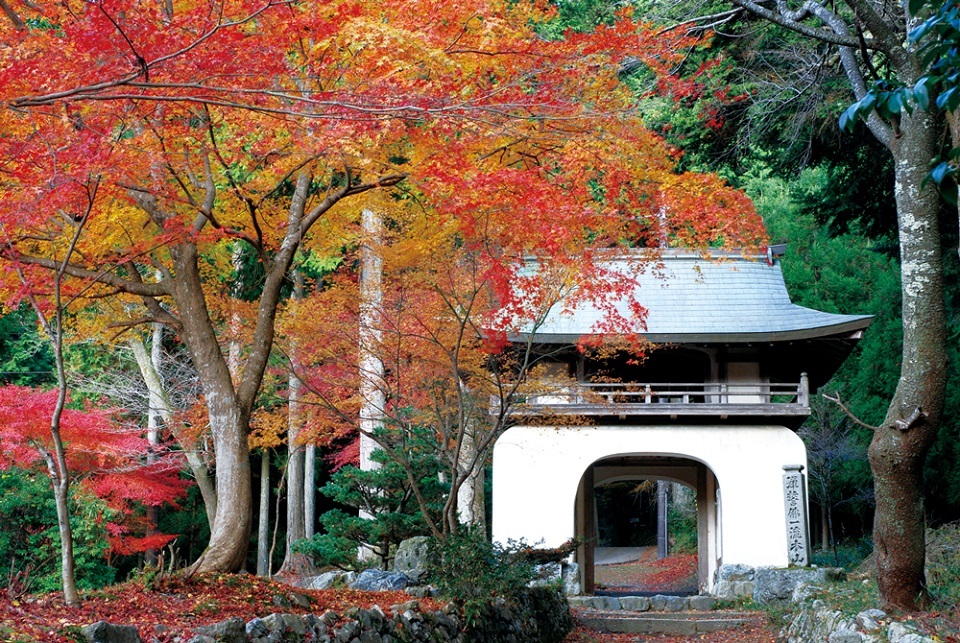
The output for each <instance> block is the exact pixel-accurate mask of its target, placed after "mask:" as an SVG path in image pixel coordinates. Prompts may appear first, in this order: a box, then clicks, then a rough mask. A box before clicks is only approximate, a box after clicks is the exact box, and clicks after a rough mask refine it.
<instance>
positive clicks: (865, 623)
mask: <svg viewBox="0 0 960 643" xmlns="http://www.w3.org/2000/svg"><path fill="white" fill-rule="evenodd" d="M886 616H887V613H886V612H884V611H883V610H880V609H869V610H864V611H862V612H860V613H859V614H857V625H859V626H860V629H862V630H865V631H867V632H878V631H880V630H881V629H882V627H881V625H880V619H882V618H885V617H886Z"/></svg>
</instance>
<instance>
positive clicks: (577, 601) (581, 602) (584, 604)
mask: <svg viewBox="0 0 960 643" xmlns="http://www.w3.org/2000/svg"><path fill="white" fill-rule="evenodd" d="M592 600H593V596H567V604H568V605H570V607H580V608H584V609H590V608H591V607H592V606H591V603H590V602H591V601H592Z"/></svg>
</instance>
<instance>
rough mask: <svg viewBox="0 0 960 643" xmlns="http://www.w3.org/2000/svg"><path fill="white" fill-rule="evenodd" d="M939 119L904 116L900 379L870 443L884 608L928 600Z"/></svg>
mask: <svg viewBox="0 0 960 643" xmlns="http://www.w3.org/2000/svg"><path fill="white" fill-rule="evenodd" d="M934 132H935V122H934V120H933V117H932V116H931V115H929V114H927V113H925V112H916V113H914V114H913V115H908V114H906V113H904V115H903V118H902V122H901V127H900V134H899V136H898V140H897V142H896V144H895V146H894V163H895V176H896V190H895V194H896V199H897V218H898V223H899V234H900V265H901V279H902V296H903V357H902V364H901V371H900V381H899V383H898V385H897V390H896V392H895V394H894V397H893V400H892V401H891V403H890V406H889V408H888V410H887V415H886V417H885V418H884V422H883V425H882V426H880V427H879V428H878V429H877V430H876V431H875V432H874V436H873V441H872V442H871V444H870V449H869V457H870V467H871V469H872V470H873V474H874V487H875V495H876V502H877V508H876V514H875V517H874V531H873V539H874V554H875V557H876V561H877V572H878V573H877V579H878V583H879V588H880V595H881V597H882V598H883V602H884V608H885V609H889V608H893V609H905V610H916V609H917V608H918V607H920V606H923V605H924V604H926V602H927V599H928V596H927V590H926V583H925V579H924V569H923V568H924V556H925V542H924V539H925V533H924V531H925V521H924V511H923V464H924V461H925V460H926V456H927V453H928V451H929V450H930V446H931V445H932V444H933V441H934V439H935V438H936V435H937V430H938V428H939V425H940V420H941V416H942V413H943V404H944V392H945V387H946V313H945V307H944V300H943V278H942V259H941V246H940V234H939V230H938V221H937V214H938V211H939V198H938V195H937V193H936V192H935V190H934V188H933V186H932V185H930V184H929V183H928V184H927V185H925V186H924V185H923V182H924V179H925V177H926V175H927V173H928V172H929V167H928V163H929V159H931V158H933V155H934V150H935V145H934V143H935V140H934Z"/></svg>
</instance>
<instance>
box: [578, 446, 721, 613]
mask: <svg viewBox="0 0 960 643" xmlns="http://www.w3.org/2000/svg"><path fill="white" fill-rule="evenodd" d="M708 480H709V481H710V482H712V483H713V484H711V485H710V487H711V488H710V490H709V491H712V493H708V489H707V486H708V485H707V481H708ZM717 495H718V494H717V489H716V484H715V478H713V475H712V472H711V471H710V470H709V468H707V467H706V466H705V465H703V464H702V463H700V462H696V461H694V460H690V459H687V458H683V457H677V456H654V455H648V456H640V455H629V456H616V457H609V458H604V459H603V460H599V461H597V462H595V463H594V464H593V465H591V467H590V468H589V469H588V470H587V472H586V473H585V474H584V477H583V480H582V481H581V485H580V493H578V496H577V520H576V523H577V533H578V536H580V538H581V539H582V540H583V541H584V546H583V547H581V548H580V550H579V551H578V555H577V558H578V562H580V564H581V569H582V570H583V573H584V578H583V580H584V590H585V591H586V592H587V593H595V594H608V595H640V596H643V595H647V596H651V595H655V594H668V595H691V594H697V593H698V592H699V591H700V589H701V588H703V587H704V586H705V584H706V581H707V578H708V575H709V573H710V569H709V567H711V566H709V565H707V564H706V563H707V558H708V557H709V555H710V553H709V550H711V549H713V548H709V547H707V545H708V542H707V541H710V540H711V539H712V538H715V534H714V531H715V529H713V528H710V526H711V524H712V525H714V526H715V525H716V524H717V518H718V516H717V509H718V506H717V503H716V499H717Z"/></svg>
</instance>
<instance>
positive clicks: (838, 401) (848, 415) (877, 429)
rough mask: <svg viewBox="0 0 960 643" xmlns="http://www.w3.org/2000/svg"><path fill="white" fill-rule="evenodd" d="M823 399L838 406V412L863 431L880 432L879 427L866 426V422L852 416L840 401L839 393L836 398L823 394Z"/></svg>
mask: <svg viewBox="0 0 960 643" xmlns="http://www.w3.org/2000/svg"><path fill="white" fill-rule="evenodd" d="M823 399H825V400H830V401H831V402H833V403H834V404H836V405H837V406H839V407H840V410H841V411H843V412H844V413H846V415H847V417H849V418H850V419H851V420H853V422H854V423H856V424H857V425H859V426H862V427H863V428H865V429H870V430H871V431H879V430H880V427H879V426H873V425H872V424H867V423H866V422H864V421H863V420H861V419H860V418H858V417H857V416H856V415H854V414H853V413H852V412H851V411H850V409H848V408H847V407H846V406H844V404H843V402H841V401H840V394H839V393H837V396H836V397H830V396H829V395H827V394H826V393H824V394H823Z"/></svg>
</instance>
